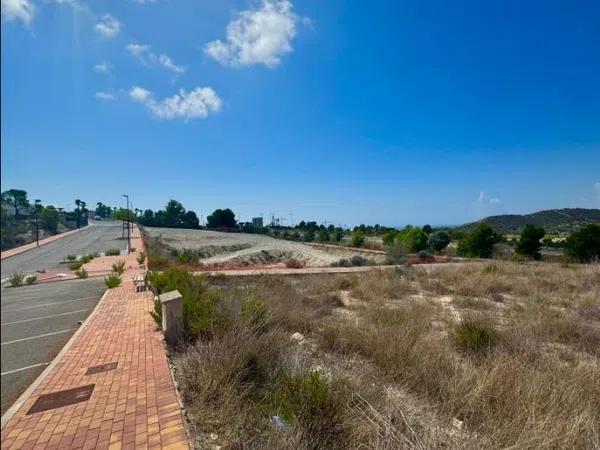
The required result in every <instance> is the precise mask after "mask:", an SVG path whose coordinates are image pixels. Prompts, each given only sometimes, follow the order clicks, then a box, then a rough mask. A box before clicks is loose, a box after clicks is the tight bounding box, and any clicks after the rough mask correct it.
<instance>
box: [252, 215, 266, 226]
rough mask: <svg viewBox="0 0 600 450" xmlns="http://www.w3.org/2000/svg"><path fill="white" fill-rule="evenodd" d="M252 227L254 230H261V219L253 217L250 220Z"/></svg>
mask: <svg viewBox="0 0 600 450" xmlns="http://www.w3.org/2000/svg"><path fill="white" fill-rule="evenodd" d="M252 226H253V227H254V228H262V227H263V226H264V225H263V218H262V217H253V218H252Z"/></svg>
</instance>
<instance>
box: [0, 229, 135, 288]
mask: <svg viewBox="0 0 600 450" xmlns="http://www.w3.org/2000/svg"><path fill="white" fill-rule="evenodd" d="M122 234H123V233H122V223H121V222H118V221H99V222H92V223H91V224H90V226H88V227H86V228H84V229H82V230H81V231H79V232H77V233H74V234H71V235H69V236H65V237H64V238H62V239H57V240H56V241H53V242H50V243H48V244H46V245H42V246H41V247H38V248H34V249H31V250H27V251H26V252H23V253H21V254H18V255H15V256H11V257H9V258H6V259H3V260H2V270H1V274H2V275H1V277H2V279H3V280H4V279H6V278H7V277H9V276H10V275H12V274H13V273H15V272H19V273H25V274H28V273H33V272H35V271H37V270H42V269H56V268H60V267H65V268H66V265H61V261H63V260H64V259H65V258H66V256H67V255H76V256H81V255H87V254H90V253H94V252H99V253H101V252H105V251H106V250H108V249H111V248H118V249H119V250H124V249H125V248H126V247H127V239H123V238H122V237H121V236H122Z"/></svg>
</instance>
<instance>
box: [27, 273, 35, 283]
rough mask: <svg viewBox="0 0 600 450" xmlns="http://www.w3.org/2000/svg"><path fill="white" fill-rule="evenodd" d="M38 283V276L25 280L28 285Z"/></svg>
mask: <svg viewBox="0 0 600 450" xmlns="http://www.w3.org/2000/svg"><path fill="white" fill-rule="evenodd" d="M36 281H37V275H29V276H28V277H27V278H25V283H27V284H33V283H35V282H36Z"/></svg>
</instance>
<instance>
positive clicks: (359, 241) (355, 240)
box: [350, 230, 366, 247]
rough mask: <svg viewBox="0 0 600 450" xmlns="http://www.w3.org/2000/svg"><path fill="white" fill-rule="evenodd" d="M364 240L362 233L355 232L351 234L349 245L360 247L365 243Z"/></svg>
mask: <svg viewBox="0 0 600 450" xmlns="http://www.w3.org/2000/svg"><path fill="white" fill-rule="evenodd" d="M365 240H366V237H365V233H363V232H362V231H360V230H357V231H354V232H353V233H352V237H351V238H350V245H351V246H352V247H362V246H363V245H364V243H365Z"/></svg>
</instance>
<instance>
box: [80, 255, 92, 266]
mask: <svg viewBox="0 0 600 450" xmlns="http://www.w3.org/2000/svg"><path fill="white" fill-rule="evenodd" d="M92 259H93V256H90V255H86V256H84V257H83V258H81V260H80V261H81V263H82V264H87V263H89V262H90V261H91V260H92Z"/></svg>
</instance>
